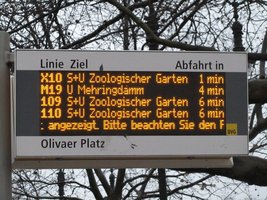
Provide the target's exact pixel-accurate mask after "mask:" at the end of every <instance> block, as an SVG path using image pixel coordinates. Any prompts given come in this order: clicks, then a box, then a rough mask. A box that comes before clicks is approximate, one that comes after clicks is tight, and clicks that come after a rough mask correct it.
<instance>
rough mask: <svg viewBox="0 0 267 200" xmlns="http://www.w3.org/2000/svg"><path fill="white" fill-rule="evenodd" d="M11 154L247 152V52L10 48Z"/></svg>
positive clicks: (134, 154)
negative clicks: (12, 72) (12, 62)
mask: <svg viewBox="0 0 267 200" xmlns="http://www.w3.org/2000/svg"><path fill="white" fill-rule="evenodd" d="M15 62H16V65H15V81H14V86H15V90H14V93H15V95H14V97H15V98H14V99H15V105H14V110H15V123H14V124H15V137H14V146H15V147H16V148H15V149H16V152H15V157H17V158H20V157H21V158H31V157H42V158H45V157H47V158H51V157H54V158H57V157H61V158H68V157H73V156H79V157H85V158H90V157H95V156H97V157H99V158H101V156H102V157H106V156H113V157H120V158H123V157H127V158H129V157H130V158H131V157H134V158H136V157H150V156H152V157H153V156H159V157H165V156H174V157H175V156H177V157H179V156H214V155H216V156H222V155H224V156H225V155H227V156H231V155H237V154H238V155H240V154H247V151H248V150H247V148H248V147H247V142H248V141H247V134H248V130H247V104H248V100H247V55H246V54H244V53H218V52H159V51H152V52H140V51H132V52H131V51H70V50H58V51H56V50H18V51H16V54H15Z"/></svg>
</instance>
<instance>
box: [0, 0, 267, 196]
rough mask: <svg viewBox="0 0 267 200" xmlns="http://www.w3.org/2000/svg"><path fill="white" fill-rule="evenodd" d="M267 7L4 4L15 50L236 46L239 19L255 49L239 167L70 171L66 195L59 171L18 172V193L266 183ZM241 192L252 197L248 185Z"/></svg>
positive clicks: (175, 191) (200, 190) (196, 190)
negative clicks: (235, 28) (245, 150)
mask: <svg viewBox="0 0 267 200" xmlns="http://www.w3.org/2000/svg"><path fill="white" fill-rule="evenodd" d="M266 8H267V2H266V1H264V0H259V1H251V0H240V1H234V0H215V1H211V0H189V1H188V0H87V1H86V0H68V1H67V0H43V1H37V0H6V1H4V2H1V3H0V29H2V30H4V31H7V32H8V33H9V34H10V37H11V47H12V50H15V49H18V48H19V49H22V48H24V49H25V48H31V49H87V50H111V49H112V50H122V49H125V50H148V49H158V50H170V51H181V50H205V51H214V50H217V51H232V50H233V48H234V42H233V32H232V25H233V23H234V22H235V21H236V20H238V21H239V22H240V23H241V24H242V25H243V28H242V31H243V46H244V47H245V50H246V51H247V52H249V53H250V54H249V60H250V72H249V75H248V79H249V103H250V105H249V108H248V109H249V112H250V116H249V120H250V122H249V130H250V137H249V138H250V143H249V145H250V155H249V156H245V157H235V158H234V163H235V165H234V167H233V168H232V169H194V170H187V171H180V170H178V169H166V170H156V169H138V170H137V169H119V170H118V169H84V170H64V173H65V174H64V175H65V177H64V178H65V181H64V184H63V186H64V191H65V192H64V197H61V196H62V195H59V194H58V179H57V177H58V172H59V171H58V170H14V175H13V192H14V199H55V198H57V199H60V198H61V199H64V198H66V197H68V199H88V196H90V195H91V196H94V197H95V198H96V199H104V198H105V197H108V198H109V199H127V198H128V199H146V198H162V199H166V197H169V198H173V199H178V198H185V197H188V198H192V199H207V198H211V197H212V198H215V197H218V198H220V197H221V196H220V195H221V194H222V193H223V192H226V196H225V198H230V197H231V196H233V195H238V194H236V193H238V191H242V190H245V189H246V187H245V185H244V184H245V183H247V184H255V185H258V186H267V160H266V153H267V148H266V146H267V138H266V131H265V130H266V128H267V118H266V111H265V110H266V109H265V103H266V102H267V95H266V94H267V93H266V92H267V91H266V90H267V82H266V79H265V78H266V74H265V71H266V70H265V62H263V61H261V62H260V60H261V59H262V58H265V59H266V57H267V56H266V45H267V44H266V43H267V42H266V40H267V39H265V40H263V39H264V34H265V24H266V20H267V19H266V15H267V9H266ZM258 52H262V53H263V54H255V53H258ZM159 174H161V175H160V177H161V178H162V177H164V179H160V180H161V181H158V180H159V179H158V178H159ZM215 175H221V176H224V177H229V178H232V179H234V180H239V181H242V182H236V181H234V180H231V179H225V178H222V177H219V176H215ZM165 186H167V187H165ZM241 186H242V187H241ZM159 188H160V189H159ZM163 188H164V189H165V188H166V190H165V192H163ZM242 192H244V193H245V194H246V193H248V194H247V197H250V196H249V191H247V192H246V191H242Z"/></svg>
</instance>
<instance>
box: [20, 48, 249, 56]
mask: <svg viewBox="0 0 267 200" xmlns="http://www.w3.org/2000/svg"><path fill="white" fill-rule="evenodd" d="M19 51H21V52H23V51H28V52H29V51H33V52H34V51H36V52H41V51H44V52H49V51H54V52H105V53H116V52H126V53H127V52H129V53H181V54H187V53H214V54H245V55H247V54H248V53H247V52H244V51H231V52H230V51H161V50H147V51H141V50H78V49H16V50H15V52H19Z"/></svg>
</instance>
